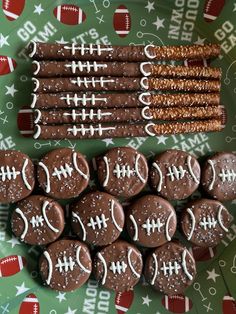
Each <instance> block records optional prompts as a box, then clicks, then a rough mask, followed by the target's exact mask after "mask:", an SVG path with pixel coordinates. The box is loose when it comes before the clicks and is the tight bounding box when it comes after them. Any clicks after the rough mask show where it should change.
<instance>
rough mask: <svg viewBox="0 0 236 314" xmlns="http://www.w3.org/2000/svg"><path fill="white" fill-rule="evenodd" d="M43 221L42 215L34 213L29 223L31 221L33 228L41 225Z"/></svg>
mask: <svg viewBox="0 0 236 314" xmlns="http://www.w3.org/2000/svg"><path fill="white" fill-rule="evenodd" d="M43 222H44V219H43V216H42V215H40V216H39V215H36V216H33V217H32V218H31V219H30V223H31V225H32V227H33V228H35V227H39V226H43Z"/></svg>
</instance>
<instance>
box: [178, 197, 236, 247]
mask: <svg viewBox="0 0 236 314" xmlns="http://www.w3.org/2000/svg"><path fill="white" fill-rule="evenodd" d="M232 220H233V217H232V216H231V215H230V213H229V212H228V210H227V209H226V207H224V206H223V205H222V204H221V203H220V202H218V201H216V200H210V199H200V200H196V201H194V202H191V203H190V204H187V205H186V208H185V209H184V210H183V212H182V219H181V228H182V231H183V233H184V235H185V236H186V238H187V239H188V240H189V241H190V242H192V243H193V244H195V245H197V246H201V247H213V246H216V245H217V244H219V243H220V241H221V239H223V238H224V236H225V234H226V232H228V228H229V226H230V223H231V221H232Z"/></svg>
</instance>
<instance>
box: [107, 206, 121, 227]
mask: <svg viewBox="0 0 236 314" xmlns="http://www.w3.org/2000/svg"><path fill="white" fill-rule="evenodd" d="M114 205H115V202H114V200H111V207H110V208H109V211H110V212H111V219H112V222H113V223H114V225H115V227H116V229H117V230H118V231H120V232H121V231H122V228H121V227H120V226H119V225H118V223H117V222H116V220H115V216H114Z"/></svg>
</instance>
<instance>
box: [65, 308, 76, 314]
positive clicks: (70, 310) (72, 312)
mask: <svg viewBox="0 0 236 314" xmlns="http://www.w3.org/2000/svg"><path fill="white" fill-rule="evenodd" d="M75 312H77V310H76V309H75V310H72V309H71V308H70V307H69V306H68V312H66V313H65V314H75Z"/></svg>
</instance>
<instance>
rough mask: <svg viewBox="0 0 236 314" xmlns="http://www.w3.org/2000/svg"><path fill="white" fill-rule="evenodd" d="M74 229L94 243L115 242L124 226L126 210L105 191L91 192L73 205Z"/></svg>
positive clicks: (87, 240)
mask: <svg viewBox="0 0 236 314" xmlns="http://www.w3.org/2000/svg"><path fill="white" fill-rule="evenodd" d="M71 226H72V229H73V231H74V232H75V233H76V234H77V235H78V237H79V238H80V239H81V240H83V241H86V242H88V243H90V244H93V245H107V244H110V243H112V242H114V241H115V240H116V239H117V238H118V237H119V235H120V233H121V231H122V230H123V226H124V212H123V208H122V206H121V205H120V203H119V202H118V200H117V199H116V198H115V197H114V196H112V195H110V194H107V193H104V192H99V191H97V192H91V193H88V194H86V195H85V196H83V197H82V198H81V199H80V200H79V201H78V202H77V203H76V204H74V205H73V206H72V222H71Z"/></svg>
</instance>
